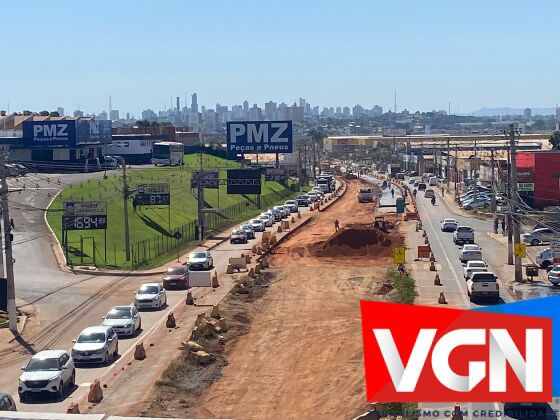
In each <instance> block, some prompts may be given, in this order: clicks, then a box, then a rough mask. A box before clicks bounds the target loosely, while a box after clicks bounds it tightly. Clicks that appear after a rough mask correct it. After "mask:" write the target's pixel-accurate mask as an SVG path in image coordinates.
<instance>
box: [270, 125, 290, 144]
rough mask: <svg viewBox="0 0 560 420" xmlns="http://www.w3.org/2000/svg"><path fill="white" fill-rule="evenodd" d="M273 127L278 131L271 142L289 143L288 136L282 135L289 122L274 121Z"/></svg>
mask: <svg viewBox="0 0 560 420" xmlns="http://www.w3.org/2000/svg"><path fill="white" fill-rule="evenodd" d="M270 126H271V127H272V128H276V132H275V133H274V134H273V135H272V138H271V139H270V142H271V143H287V142H288V138H287V137H280V136H281V135H282V134H284V133H285V132H286V130H287V129H288V123H272V124H270Z"/></svg>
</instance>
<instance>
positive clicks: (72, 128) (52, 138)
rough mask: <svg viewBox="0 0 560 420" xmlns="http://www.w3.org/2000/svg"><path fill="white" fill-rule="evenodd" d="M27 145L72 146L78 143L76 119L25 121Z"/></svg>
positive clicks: (25, 140) (24, 133)
mask: <svg viewBox="0 0 560 420" xmlns="http://www.w3.org/2000/svg"><path fill="white" fill-rule="evenodd" d="M23 142H24V144H25V146H27V147H71V146H74V145H75V144H76V124H75V121H64V120H62V121H24V123H23Z"/></svg>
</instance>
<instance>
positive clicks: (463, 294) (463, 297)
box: [417, 200, 471, 308]
mask: <svg viewBox="0 0 560 420" xmlns="http://www.w3.org/2000/svg"><path fill="white" fill-rule="evenodd" d="M417 201H420V202H421V203H422V207H423V208H424V211H425V212H426V213H428V211H427V210H426V205H425V204H424V202H423V201H422V200H417ZM428 223H429V224H430V226H431V227H432V230H433V231H434V236H435V238H436V240H437V241H438V243H439V246H440V247H441V250H442V252H443V256H444V257H445V259H446V261H447V264H448V265H449V268H450V269H451V273H452V274H453V278H454V279H455V282H456V283H457V286H458V287H459V291H462V292H463V293H461V298H462V300H463V303H464V304H465V305H466V306H467V307H468V308H470V307H471V305H470V302H469V301H468V300H467V297H466V294H465V290H464V289H463V286H464V284H462V283H461V282H460V281H459V277H458V276H457V273H456V272H455V267H453V265H452V264H451V260H450V259H449V257H448V256H447V252H445V246H444V245H443V242H441V239H440V238H439V236H438V235H437V233H436V228H435V227H434V223H433V222H432V219H431V218H430V217H429V216H428ZM463 283H464V282H463Z"/></svg>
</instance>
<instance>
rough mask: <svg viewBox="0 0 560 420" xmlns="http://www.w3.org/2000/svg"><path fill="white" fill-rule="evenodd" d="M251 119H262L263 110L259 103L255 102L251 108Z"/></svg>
mask: <svg viewBox="0 0 560 420" xmlns="http://www.w3.org/2000/svg"><path fill="white" fill-rule="evenodd" d="M243 105H245V104H243ZM249 119H250V120H251V121H260V120H262V110H261V109H260V108H259V107H258V106H257V104H253V106H252V107H251V108H250V109H249Z"/></svg>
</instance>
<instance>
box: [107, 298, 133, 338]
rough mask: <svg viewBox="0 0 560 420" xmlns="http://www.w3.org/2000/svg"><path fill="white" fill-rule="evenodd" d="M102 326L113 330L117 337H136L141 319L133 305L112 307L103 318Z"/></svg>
mask: <svg viewBox="0 0 560 420" xmlns="http://www.w3.org/2000/svg"><path fill="white" fill-rule="evenodd" d="M103 325H105V326H107V327H111V328H113V330H114V331H115V332H116V333H117V335H128V336H133V335H136V333H137V332H138V331H140V329H141V328H142V318H141V317H140V314H139V313H138V309H137V308H136V306H134V305H127V306H113V307H112V308H111V310H110V311H109V312H108V313H107V315H105V316H104V317H103Z"/></svg>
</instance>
